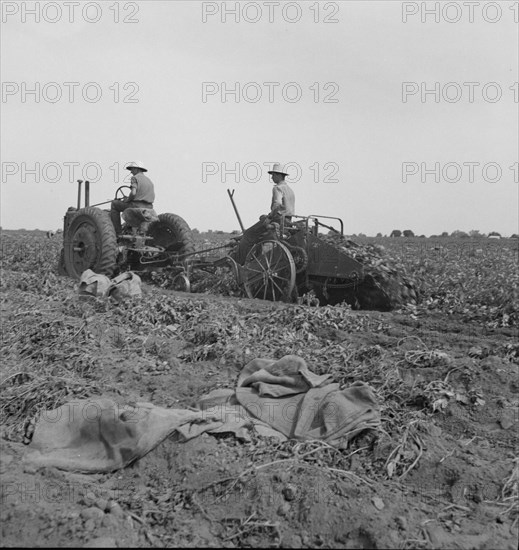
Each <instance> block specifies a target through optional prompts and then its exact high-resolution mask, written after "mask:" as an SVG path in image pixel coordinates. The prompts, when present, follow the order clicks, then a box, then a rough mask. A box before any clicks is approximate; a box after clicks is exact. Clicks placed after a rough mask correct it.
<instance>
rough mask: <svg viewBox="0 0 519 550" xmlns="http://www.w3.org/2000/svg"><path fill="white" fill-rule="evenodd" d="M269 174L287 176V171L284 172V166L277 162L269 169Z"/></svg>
mask: <svg viewBox="0 0 519 550" xmlns="http://www.w3.org/2000/svg"><path fill="white" fill-rule="evenodd" d="M269 174H283V175H284V176H288V173H287V172H285V167H284V166H283V165H282V164H280V163H279V162H276V163H275V164H274V166H273V167H272V170H269Z"/></svg>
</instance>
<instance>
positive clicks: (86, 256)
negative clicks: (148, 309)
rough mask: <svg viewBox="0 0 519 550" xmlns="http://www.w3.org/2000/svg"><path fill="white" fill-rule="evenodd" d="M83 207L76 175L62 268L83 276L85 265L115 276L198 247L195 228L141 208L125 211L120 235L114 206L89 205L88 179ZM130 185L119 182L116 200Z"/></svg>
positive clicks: (125, 194)
mask: <svg viewBox="0 0 519 550" xmlns="http://www.w3.org/2000/svg"><path fill="white" fill-rule="evenodd" d="M84 183H85V187H84V190H85V193H84V206H81V202H82V201H81V198H82V197H81V188H82V184H83V181H82V180H78V196H77V206H76V207H73V206H71V207H69V208H68V210H67V212H66V214H65V217H64V223H63V248H62V250H61V255H60V260H59V269H58V271H59V273H60V274H62V275H68V276H70V277H73V278H75V279H79V278H80V277H81V274H82V273H83V272H84V271H85V270H87V269H91V270H92V271H94V272H96V273H99V274H103V275H107V276H108V277H113V276H114V275H117V274H118V273H120V272H122V271H126V270H130V269H131V270H135V271H142V270H147V269H153V268H160V267H164V266H167V265H170V264H171V263H174V262H175V261H177V259H178V258H182V257H183V256H184V255H185V254H189V253H191V252H193V251H194V248H195V247H194V242H193V238H192V235H191V230H190V228H189V226H188V224H187V223H186V221H185V220H184V219H183V218H181V217H180V216H178V215H176V214H170V213H166V214H159V215H158V216H157V215H155V213H154V211H152V212H153V215H152V216H153V218H152V219H151V220H150V219H149V217H143V216H142V213H141V212H139V210H140V209H128V210H126V211H125V212H124V213H123V219H125V220H126V223H124V224H123V230H122V233H121V234H120V235H116V233H115V229H114V226H113V224H112V221H111V219H110V211H109V210H102V209H100V208H98V206H100V205H102V204H106V203H107V202H110V201H106V202H104V203H99V204H95V205H92V206H90V182H88V181H85V182H84ZM129 190H130V187H128V186H124V185H123V186H121V187H119V188H118V189H117V191H116V193H115V199H116V200H117V199H123V198H127V197H128V193H129Z"/></svg>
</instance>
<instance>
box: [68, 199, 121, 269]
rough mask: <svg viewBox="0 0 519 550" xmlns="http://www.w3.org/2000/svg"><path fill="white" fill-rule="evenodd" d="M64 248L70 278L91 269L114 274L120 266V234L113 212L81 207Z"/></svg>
mask: <svg viewBox="0 0 519 550" xmlns="http://www.w3.org/2000/svg"><path fill="white" fill-rule="evenodd" d="M63 248H64V258H63V259H64V264H65V269H66V271H67V273H68V275H69V276H70V277H74V278H75V279H79V278H80V277H81V274H82V273H83V271H85V270H87V269H91V270H92V271H94V272H95V273H99V274H101V275H107V276H108V277H111V276H112V275H113V273H114V271H115V268H116V266H117V262H116V258H117V237H116V235H115V229H114V226H113V224H112V221H111V219H110V214H109V213H108V212H105V211H104V210H100V209H99V208H94V207H92V206H87V207H86V208H82V209H81V210H78V211H77V213H76V215H75V216H74V219H73V220H72V221H71V223H70V226H69V227H68V230H67V235H66V237H65V241H64V247H63Z"/></svg>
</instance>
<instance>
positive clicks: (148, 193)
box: [131, 172, 155, 204]
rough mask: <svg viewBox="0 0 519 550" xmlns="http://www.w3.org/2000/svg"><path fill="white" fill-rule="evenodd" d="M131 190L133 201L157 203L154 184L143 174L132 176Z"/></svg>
mask: <svg viewBox="0 0 519 550" xmlns="http://www.w3.org/2000/svg"><path fill="white" fill-rule="evenodd" d="M131 188H132V193H131V194H132V198H131V200H132V201H143V202H149V203H151V204H153V202H154V201H155V189H154V187H153V182H152V181H151V180H150V178H148V176H146V175H145V174H143V173H142V172H139V173H138V174H136V175H135V176H132V180H131Z"/></svg>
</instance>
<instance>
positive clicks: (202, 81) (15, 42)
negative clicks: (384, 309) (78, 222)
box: [1, 0, 519, 235]
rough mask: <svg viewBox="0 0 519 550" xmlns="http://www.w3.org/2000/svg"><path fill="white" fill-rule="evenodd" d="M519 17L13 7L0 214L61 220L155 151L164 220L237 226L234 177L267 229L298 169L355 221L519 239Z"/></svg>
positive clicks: (446, 10) (418, 9) (315, 9)
mask: <svg viewBox="0 0 519 550" xmlns="http://www.w3.org/2000/svg"><path fill="white" fill-rule="evenodd" d="M236 6H238V10H235V8H236ZM435 6H436V8H435ZM435 9H436V11H435ZM233 11H234V13H233ZM518 11H519V9H518V2H512V1H506V2H491V3H489V2H474V3H470V2H458V3H455V2H449V3H447V4H445V3H441V4H440V3H438V2H425V3H424V2H399V1H389V0H386V1H362V2H361V1H335V2H326V1H320V2H315V0H313V1H300V2H286V1H280V2H275V1H272V2H241V3H238V2H235V1H232V2H199V1H193V0H190V1H178V0H174V1H171V0H169V1H165V0H162V1H157V0H147V1H139V2H114V1H113V0H110V1H98V2H80V1H76V2H7V1H4V2H2V26H1V32H2V36H1V79H2V103H1V109H2V112H1V163H2V191H1V199H2V204H1V225H2V227H3V228H7V229H17V228H26V229H35V228H39V229H56V228H58V227H60V226H61V225H62V218H63V215H64V213H65V211H66V209H67V208H68V207H69V206H71V205H75V203H76V199H77V191H76V183H75V180H77V179H79V178H81V179H90V180H91V181H93V183H92V184H91V202H92V203H96V202H101V201H106V200H108V199H110V198H112V197H113V195H114V192H115V190H116V189H117V187H118V186H120V185H123V184H125V181H124V178H125V177H126V176H127V175H128V172H127V171H126V170H125V169H124V166H125V163H127V162H129V161H136V160H140V161H142V162H143V163H144V164H145V165H146V168H148V170H149V172H148V175H149V177H150V178H151V179H152V181H153V182H154V184H155V190H156V197H157V198H156V202H155V209H156V210H157V212H158V213H162V212H173V213H175V214H179V215H180V216H182V217H183V218H184V219H185V220H186V221H187V222H188V224H189V225H190V226H191V228H198V229H199V230H207V229H213V230H219V229H221V230H232V229H238V228H239V225H238V222H237V219H236V217H235V214H234V211H233V209H232V205H231V203H230V201H229V198H228V196H227V192H226V190H227V189H235V194H234V198H235V200H236V204H237V207H238V209H239V211H240V213H241V217H242V219H243V222H244V224H245V226H249V225H251V224H253V223H255V222H256V221H257V219H258V217H259V216H260V215H261V214H263V213H266V212H268V210H269V207H270V198H271V189H272V182H271V181H270V179H269V176H268V174H267V169H268V164H272V163H274V162H281V163H285V164H287V163H289V170H288V171H289V172H290V175H291V178H289V180H288V181H289V182H290V181H293V185H292V186H293V189H294V191H295V193H296V211H297V213H298V214H299V215H309V214H321V215H329V216H338V217H341V218H342V219H343V220H344V222H345V232H346V233H347V234H352V233H361V232H362V233H366V234H368V235H375V234H376V233H378V232H381V233H382V234H388V233H390V232H391V231H392V230H393V229H395V228H396V229H402V230H403V229H412V230H413V231H414V232H415V233H416V234H422V233H423V234H426V235H430V234H438V233H441V232H442V231H448V232H452V231H454V230H456V229H460V230H463V231H470V230H472V229H479V230H480V231H482V232H485V233H486V232H489V231H493V230H496V231H499V232H501V233H502V234H503V235H510V234H511V233H517V232H518V231H519V228H518V208H519V198H518V167H517V162H518V150H519V144H518V135H519V130H518V122H519V112H518V106H519V104H518V102H517V100H518V94H519V90H518V84H517V82H518V80H519V76H518V67H519V61H518V51H519V43H518V32H519V31H518V29H519V26H518V23H517V16H518ZM237 19H239V20H237ZM233 171H234V172H233ZM96 180H97V181H96ZM294 180H297V181H294ZM108 207H109V205H107V206H103V207H102V208H108Z"/></svg>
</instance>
